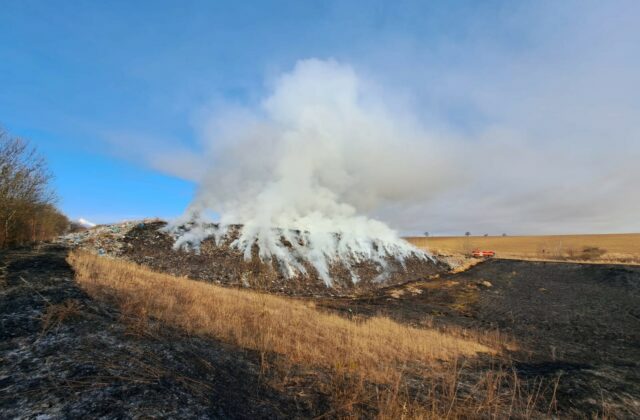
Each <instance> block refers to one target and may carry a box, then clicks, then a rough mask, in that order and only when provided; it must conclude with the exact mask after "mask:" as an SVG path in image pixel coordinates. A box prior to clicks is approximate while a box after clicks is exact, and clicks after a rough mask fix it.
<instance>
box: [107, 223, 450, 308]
mask: <svg viewBox="0 0 640 420" xmlns="http://www.w3.org/2000/svg"><path fill="white" fill-rule="evenodd" d="M165 225H166V223H165V222H163V221H154V222H147V223H139V224H137V225H135V226H134V227H133V228H131V229H130V230H129V231H128V232H127V233H126V234H125V235H124V236H123V238H122V239H121V240H122V242H123V244H122V246H120V247H118V248H119V252H118V253H119V254H120V255H118V256H120V257H123V258H125V259H127V260H131V261H134V262H136V263H139V264H142V265H145V266H147V267H150V268H152V269H154V270H157V271H161V272H165V273H169V274H173V275H179V276H188V277H190V278H193V279H198V280H205V281H210V282H214V283H217V284H221V285H226V286H234V287H247V288H253V289H258V290H265V291H269V292H276V293H282V294H287V295H299V296H310V295H350V294H362V293H367V292H368V291H371V290H372V289H379V288H383V287H388V286H391V285H397V284H401V283H405V282H408V281H414V280H418V279H424V278H428V277H431V276H433V275H436V274H440V273H443V272H445V271H447V269H448V266H447V264H446V263H443V262H440V261H437V260H435V261H431V260H428V259H422V258H417V257H412V258H407V259H405V260H404V263H400V262H398V261H396V260H395V259H393V258H389V259H388V260H387V263H388V266H387V268H386V272H385V276H384V279H383V280H379V278H380V274H381V272H380V269H379V267H378V266H377V265H376V264H375V263H374V262H373V261H363V262H358V263H355V264H353V266H352V268H353V270H354V271H355V272H356V274H357V275H358V277H359V281H358V282H357V283H355V284H354V283H353V281H352V276H351V273H350V271H349V269H348V268H347V267H346V266H344V265H343V264H334V265H333V266H332V267H331V269H330V274H331V276H332V278H333V280H334V282H333V286H332V287H327V286H325V284H324V283H323V281H322V280H321V279H320V278H319V276H318V274H317V272H316V271H315V270H314V269H313V267H311V266H310V265H307V266H306V268H307V273H308V274H307V275H299V276H297V277H294V278H287V277H286V276H284V275H283V274H282V272H281V270H279V269H278V267H277V262H276V261H271V262H263V261H261V260H260V258H259V257H258V255H257V249H255V250H254V252H253V258H252V259H251V260H250V261H246V260H245V258H244V255H243V253H242V252H241V251H239V250H237V249H235V248H233V247H231V246H230V245H229V242H228V241H226V242H222V243H219V244H218V245H216V243H215V241H214V240H213V238H208V239H205V240H204V241H203V242H202V243H201V245H200V249H199V252H194V251H189V250H183V249H180V250H175V249H173V245H174V241H175V240H174V238H173V236H171V235H170V234H168V233H165V232H163V231H162V229H161V228H162V227H164V226H165ZM256 248H257V247H256Z"/></svg>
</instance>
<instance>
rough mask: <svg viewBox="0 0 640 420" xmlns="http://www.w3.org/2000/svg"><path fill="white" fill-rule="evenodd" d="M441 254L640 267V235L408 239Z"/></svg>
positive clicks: (418, 245)
mask: <svg viewBox="0 0 640 420" xmlns="http://www.w3.org/2000/svg"><path fill="white" fill-rule="evenodd" d="M405 239H406V240H408V241H409V242H411V243H412V244H414V245H415V246H417V247H419V248H423V249H429V250H431V251H433V252H435V253H440V254H469V253H470V252H471V251H472V250H473V249H491V250H494V251H496V256H497V257H499V258H516V259H557V260H574V261H598V262H619V263H640V234H638V233H629V234H608V235H549V236H470V237H466V236H449V237H444V236H443V237H437V236H436V237H408V238H405Z"/></svg>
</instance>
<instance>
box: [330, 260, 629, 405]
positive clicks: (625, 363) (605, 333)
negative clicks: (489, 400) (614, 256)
mask: <svg viewBox="0 0 640 420" xmlns="http://www.w3.org/2000/svg"><path fill="white" fill-rule="evenodd" d="M322 306H324V307H326V308H329V309H332V310H338V311H342V312H347V313H349V314H350V315H360V316H370V315H373V314H384V315H387V316H390V317H392V318H394V319H396V320H398V321H401V322H406V323H410V324H414V325H424V324H425V323H426V324H429V325H436V326H440V327H442V328H447V327H451V326H455V327H458V328H459V327H462V328H468V329H469V330H481V331H483V330H484V331H496V330H497V331H499V332H500V334H501V335H503V336H506V337H511V338H513V339H514V340H515V342H516V343H517V346H518V348H517V349H512V350H511V351H510V352H509V353H510V356H511V358H512V359H513V362H514V367H515V369H516V370H517V372H518V374H519V376H520V377H525V378H526V377H532V376H540V377H545V378H548V379H551V380H552V379H553V378H557V377H560V380H559V382H558V390H557V396H558V405H559V407H564V410H563V411H565V412H566V413H570V414H572V415H579V416H589V415H591V414H594V413H599V414H600V415H602V414H605V415H610V416H614V417H622V418H638V417H640V267H637V266H621V265H594V264H571V263H555V262H554V263H549V262H528V261H513V260H499V259H495V260H489V261H487V262H484V263H482V264H480V265H477V266H475V267H474V268H471V269H470V270H468V271H466V272H464V273H460V274H454V275H445V276H442V277H440V278H439V279H431V280H425V281H417V282H411V283H408V284H406V285H403V286H398V287H391V288H388V289H386V290H385V291H383V292H382V293H380V294H378V295H374V296H370V297H368V298H359V299H331V300H329V299H325V300H324V301H323V302H322Z"/></svg>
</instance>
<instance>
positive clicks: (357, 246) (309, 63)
mask: <svg viewBox="0 0 640 420" xmlns="http://www.w3.org/2000/svg"><path fill="white" fill-rule="evenodd" d="M388 103H394V101H393V100H387V99H385V100H383V98H382V94H381V91H380V90H379V89H377V88H376V87H375V86H374V85H373V84H370V83H369V82H368V81H366V80H364V79H362V78H361V77H359V76H358V75H357V74H356V73H355V71H354V70H353V69H352V68H350V67H349V66H345V65H342V64H340V63H337V62H335V61H320V60H305V61H300V62H298V63H297V65H296V66H295V68H294V69H293V70H292V71H291V72H289V73H287V74H284V75H282V76H281V77H280V78H278V79H277V80H276V82H275V83H274V85H273V89H272V92H271V93H270V95H269V96H268V97H267V98H266V99H265V100H264V101H262V102H261V103H260V105H259V106H258V107H256V109H244V108H243V109H237V108H232V107H226V108H225V109H224V110H222V111H219V112H218V113H217V116H216V118H215V119H213V120H212V121H209V122H208V124H207V133H206V137H207V140H208V141H207V143H208V144H209V145H210V150H209V154H208V156H209V166H208V170H207V172H206V175H205V176H204V179H203V180H202V182H201V184H200V187H199V190H198V192H197V194H196V196H195V198H194V199H193V201H192V203H191V205H190V206H189V208H188V209H187V211H186V212H185V215H184V216H183V217H182V218H180V219H179V220H177V221H175V222H174V223H173V224H172V225H171V227H170V229H171V228H173V229H177V227H178V226H180V225H182V224H184V223H187V222H191V223H192V225H191V229H190V230H189V231H188V232H182V233H181V234H180V236H179V238H178V240H177V241H176V246H177V247H181V246H192V247H196V248H197V246H198V244H199V242H200V241H201V240H202V239H204V238H205V237H207V236H210V235H214V236H216V237H224V235H225V233H226V232H227V228H228V227H229V226H230V225H233V224H241V225H242V228H241V231H240V234H239V237H238V238H237V239H236V240H235V241H234V243H233V246H235V247H237V248H239V249H241V250H243V251H244V252H245V257H246V258H251V255H252V254H251V252H252V247H253V246H254V244H257V246H258V248H259V255H260V257H261V258H262V259H263V260H271V259H274V258H275V259H276V260H277V261H278V262H279V263H280V266H281V267H282V268H283V270H284V271H285V273H286V274H287V275H289V276H295V275H297V274H300V273H302V274H304V272H305V270H304V267H303V265H302V263H303V262H308V263H311V264H312V265H313V267H314V268H315V269H316V270H317V271H318V274H319V275H320V276H321V277H322V278H323V279H324V281H325V282H326V283H327V285H329V284H330V283H331V278H330V276H329V267H330V265H331V264H332V262H334V261H335V260H340V261H342V262H344V261H349V262H350V263H354V262H357V261H360V260H361V259H367V260H373V261H377V262H378V264H379V265H380V267H381V268H382V269H383V268H384V265H385V259H386V258H388V257H390V256H391V257H394V258H397V259H400V260H402V259H404V258H406V257H408V256H411V255H418V256H420V257H426V255H425V254H422V253H421V252H420V251H418V250H417V249H415V248H413V247H412V246H410V245H409V244H407V243H406V242H404V241H403V240H401V239H400V238H399V236H398V235H397V233H396V232H395V231H394V230H392V229H391V228H389V227H388V226H387V225H385V224H384V223H382V222H380V221H378V220H374V219H372V218H370V217H367V216H365V215H366V214H368V213H370V212H371V211H373V210H375V209H377V208H380V207H382V206H384V205H385V204H387V203H395V204H397V203H401V202H403V200H415V199H416V197H427V196H429V195H430V194H432V193H433V192H435V191H436V190H437V189H439V188H441V187H442V184H443V178H441V179H431V178H429V177H428V176H427V173H438V174H440V175H443V174H447V172H448V171H447V169H446V168H445V167H444V165H443V164H442V162H445V161H449V159H446V158H445V157H444V156H443V155H444V154H445V152H444V151H443V150H442V147H435V145H436V142H435V141H433V139H432V137H431V136H430V135H429V133H427V132H426V131H425V130H424V129H423V128H422V127H420V126H419V124H417V123H416V122H415V120H414V119H412V118H411V116H410V114H408V113H406V111H405V110H404V109H403V108H402V107H400V106H398V108H397V109H390V108H389V107H388V106H385V105H384V104H388ZM438 143H441V142H438ZM432 146H433V147H432ZM212 219H213V220H215V221H217V222H218V225H217V227H211V225H210V224H207V222H209V221H211V220H212ZM283 239H284V242H286V243H288V244H289V246H287V245H285V243H284V242H283ZM354 281H357V278H354Z"/></svg>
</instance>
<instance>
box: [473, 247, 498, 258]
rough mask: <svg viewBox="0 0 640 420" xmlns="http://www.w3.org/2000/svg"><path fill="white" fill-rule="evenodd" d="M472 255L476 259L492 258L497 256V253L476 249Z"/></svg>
mask: <svg viewBox="0 0 640 420" xmlns="http://www.w3.org/2000/svg"><path fill="white" fill-rule="evenodd" d="M471 255H472V256H473V257H475V258H491V257H495V256H496V252H495V251H487V250H480V249H476V250H474V251H473V252H472V253H471Z"/></svg>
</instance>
